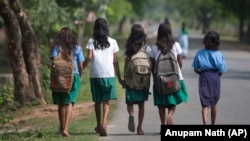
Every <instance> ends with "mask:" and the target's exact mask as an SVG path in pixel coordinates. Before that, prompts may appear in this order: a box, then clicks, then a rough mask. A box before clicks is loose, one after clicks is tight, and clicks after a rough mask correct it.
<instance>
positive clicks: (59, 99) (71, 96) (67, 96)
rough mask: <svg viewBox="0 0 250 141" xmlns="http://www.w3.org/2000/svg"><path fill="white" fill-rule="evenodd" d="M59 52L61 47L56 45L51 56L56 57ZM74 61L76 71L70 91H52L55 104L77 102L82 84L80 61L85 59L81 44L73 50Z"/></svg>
mask: <svg viewBox="0 0 250 141" xmlns="http://www.w3.org/2000/svg"><path fill="white" fill-rule="evenodd" d="M58 53H59V47H58V46H56V47H55V48H54V49H53V50H52V52H51V55H50V57H51V58H54V57H56V56H57V55H58ZM73 56H74V58H73V62H74V72H73V74H74V75H73V83H72V87H71V90H70V92H69V93H61V92H54V91H52V99H53V103H54V104H74V103H75V102H76V99H77V96H78V93H79V90H80V85H81V79H80V75H79V74H80V73H79V70H78V63H79V62H83V61H84V55H83V51H82V48H81V47H80V46H77V47H76V48H75V49H74V51H73Z"/></svg>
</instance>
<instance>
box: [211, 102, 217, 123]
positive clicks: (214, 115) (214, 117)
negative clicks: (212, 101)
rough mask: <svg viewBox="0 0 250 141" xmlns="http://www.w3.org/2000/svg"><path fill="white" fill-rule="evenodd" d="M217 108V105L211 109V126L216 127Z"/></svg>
mask: <svg viewBox="0 0 250 141" xmlns="http://www.w3.org/2000/svg"><path fill="white" fill-rule="evenodd" d="M216 114H217V108H216V105H215V106H214V107H212V108H211V124H212V125H214V124H215V121H216Z"/></svg>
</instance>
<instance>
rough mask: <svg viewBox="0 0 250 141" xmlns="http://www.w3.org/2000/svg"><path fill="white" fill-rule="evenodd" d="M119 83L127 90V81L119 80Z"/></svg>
mask: <svg viewBox="0 0 250 141" xmlns="http://www.w3.org/2000/svg"><path fill="white" fill-rule="evenodd" d="M119 83H120V84H121V85H122V88H125V87H126V85H125V80H122V79H121V80H119Z"/></svg>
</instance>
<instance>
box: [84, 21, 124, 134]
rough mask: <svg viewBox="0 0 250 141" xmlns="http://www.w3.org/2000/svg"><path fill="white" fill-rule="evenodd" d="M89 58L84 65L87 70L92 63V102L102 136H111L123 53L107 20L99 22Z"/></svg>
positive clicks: (88, 48)
mask: <svg viewBox="0 0 250 141" xmlns="http://www.w3.org/2000/svg"><path fill="white" fill-rule="evenodd" d="M86 48H87V52H88V54H87V57H86V60H85V61H84V63H83V68H85V67H86V66H87V65H88V63H89V62H90V61H91V66H90V86H91V93H92V99H93V101H94V102H95V115H96V123H97V125H96V127H95V131H96V132H97V133H99V134H100V136H107V130H106V128H107V122H108V121H107V119H108V114H109V109H110V103H109V101H110V100H116V99H117V96H116V81H115V80H116V78H115V74H116V75H117V77H118V80H119V82H120V83H121V84H122V83H123V82H122V79H121V75H120V70H119V64H118V56H117V53H118V51H119V47H118V44H117V42H116V40H114V39H113V38H111V37H109V29H108V23H107V21H106V19H104V18H98V19H96V21H95V25H94V28H93V35H92V37H91V38H90V39H89V40H88V43H87V46H86Z"/></svg>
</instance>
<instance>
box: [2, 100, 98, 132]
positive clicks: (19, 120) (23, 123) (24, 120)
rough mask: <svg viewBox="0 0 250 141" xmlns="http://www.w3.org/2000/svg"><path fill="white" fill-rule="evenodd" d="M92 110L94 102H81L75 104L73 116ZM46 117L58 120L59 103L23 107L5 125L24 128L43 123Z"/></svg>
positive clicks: (76, 116)
mask: <svg viewBox="0 0 250 141" xmlns="http://www.w3.org/2000/svg"><path fill="white" fill-rule="evenodd" d="M92 112H93V102H84V103H81V104H76V105H75V106H74V110H73V113H72V114H73V115H72V118H78V117H80V116H83V115H87V114H89V113H92ZM81 118H82V117H81ZM44 119H46V120H50V121H57V120H58V113H57V105H46V106H39V107H33V108H27V109H21V110H19V111H17V112H15V113H14V116H13V119H12V120H11V121H10V122H9V123H8V124H6V125H5V127H9V126H12V125H15V126H18V127H23V128H24V127H27V126H32V124H34V122H37V123H40V124H42V121H44ZM31 120H33V121H34V122H30V121H31Z"/></svg>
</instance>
